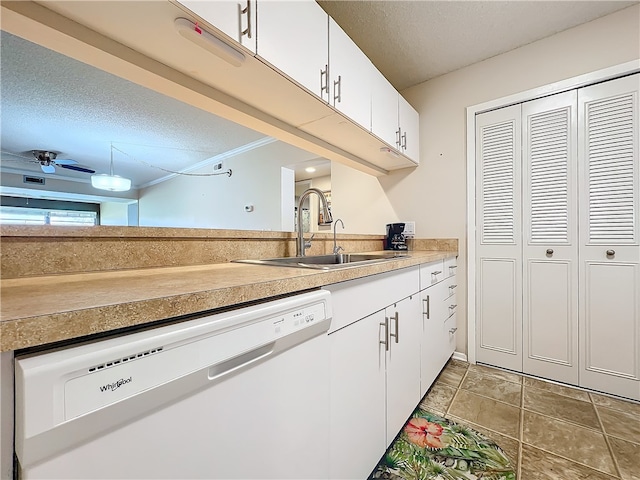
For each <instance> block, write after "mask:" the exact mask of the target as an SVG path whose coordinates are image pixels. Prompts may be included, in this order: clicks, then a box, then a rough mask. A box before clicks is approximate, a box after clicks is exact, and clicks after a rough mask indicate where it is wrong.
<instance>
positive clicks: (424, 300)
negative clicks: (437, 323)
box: [422, 295, 431, 319]
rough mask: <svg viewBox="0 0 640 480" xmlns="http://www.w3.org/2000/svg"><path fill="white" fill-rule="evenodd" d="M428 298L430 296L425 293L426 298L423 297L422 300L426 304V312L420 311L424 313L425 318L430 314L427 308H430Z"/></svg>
mask: <svg viewBox="0 0 640 480" xmlns="http://www.w3.org/2000/svg"><path fill="white" fill-rule="evenodd" d="M429 298H430V297H429V295H427V298H423V299H422V302H423V303H426V305H427V311H426V312H422V314H423V315H426V316H427V319H429V316H430V313H429V310H430V305H431V302H430V301H429Z"/></svg>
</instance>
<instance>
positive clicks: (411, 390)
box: [326, 267, 422, 479]
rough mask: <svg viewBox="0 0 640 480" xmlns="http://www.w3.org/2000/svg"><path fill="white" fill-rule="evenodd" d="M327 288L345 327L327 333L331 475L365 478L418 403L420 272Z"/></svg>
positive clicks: (413, 270) (400, 272)
mask: <svg viewBox="0 0 640 480" xmlns="http://www.w3.org/2000/svg"><path fill="white" fill-rule="evenodd" d="M326 289H327V290H330V291H331V292H332V297H333V298H332V300H333V301H332V303H333V322H334V323H335V324H337V325H339V326H340V327H342V328H340V327H338V330H332V331H331V333H330V334H329V340H330V342H329V345H330V348H331V379H330V382H331V409H330V442H331V446H330V472H331V475H330V477H331V478H334V479H353V478H366V477H367V475H369V473H371V470H372V469H373V467H374V466H375V465H376V462H377V461H378V460H379V459H380V457H381V456H382V455H383V454H384V451H385V449H386V447H387V446H388V445H389V444H390V443H391V441H393V439H394V437H395V435H396V434H397V433H398V431H399V430H400V429H401V428H402V426H403V424H404V422H405V421H406V420H407V419H408V418H409V416H410V415H411V413H412V411H413V409H414V408H415V406H416V405H417V404H418V402H419V401H420V341H421V331H422V325H421V322H420V300H419V296H418V291H419V289H420V277H419V269H418V267H410V268H405V269H402V270H398V271H394V272H389V273H385V274H380V275H373V276H371V277H367V279H358V280H352V281H348V282H343V283H340V284H336V285H330V286H328V287H326ZM390 292H393V293H392V294H393V295H395V297H394V299H392V300H391V302H394V300H395V303H391V302H389V301H388V299H389V298H390V297H389V295H390ZM381 302H385V304H384V305H381ZM365 306H369V310H368V312H367V313H368V314H365V315H363V312H364V308H365ZM332 329H333V326H332ZM354 442H355V443H354ZM354 445H357V448H354Z"/></svg>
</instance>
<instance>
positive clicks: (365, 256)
mask: <svg viewBox="0 0 640 480" xmlns="http://www.w3.org/2000/svg"><path fill="white" fill-rule="evenodd" d="M408 256H409V255H408V254H406V253H399V252H389V253H338V254H336V255H307V256H304V257H282V258H267V259H262V260H234V262H238V263H252V264H254V265H273V266H276V267H296V268H313V269H316V270H333V269H336V268H346V267H359V266H362V265H368V264H371V263H378V262H386V261H388V260H394V259H397V258H406V257H408Z"/></svg>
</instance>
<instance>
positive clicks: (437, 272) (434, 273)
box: [431, 270, 442, 275]
mask: <svg viewBox="0 0 640 480" xmlns="http://www.w3.org/2000/svg"><path fill="white" fill-rule="evenodd" d="M441 273H442V270H436V271H435V272H431V275H440V274H441Z"/></svg>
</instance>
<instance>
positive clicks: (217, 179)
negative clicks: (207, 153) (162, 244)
mask: <svg viewBox="0 0 640 480" xmlns="http://www.w3.org/2000/svg"><path fill="white" fill-rule="evenodd" d="M315 157H316V155H314V154H311V153H308V152H305V151H303V150H300V149H298V148H296V147H293V146H290V145H287V144H285V143H282V142H274V143H269V144H267V145H263V146H262V147H260V148H256V149H254V150H251V151H248V152H245V153H242V154H239V155H237V156H234V157H231V158H227V159H225V160H224V166H223V169H224V170H226V169H229V168H230V169H231V170H232V171H233V175H232V176H231V177H228V176H227V175H219V176H208V177H196V176H183V175H178V176H176V177H174V178H172V179H170V180H167V181H165V182H162V183H160V184H157V185H153V186H151V187H148V188H145V189H142V190H141V191H140V197H139V203H138V205H139V223H140V226H161V227H164V226H167V227H169V226H170V227H193V228H225V229H239V230H276V231H281V230H285V229H286V230H289V227H290V226H291V224H292V223H291V222H292V221H291V222H289V221H285V225H283V218H282V212H283V207H282V202H283V199H282V193H281V192H282V191H283V190H282V184H281V183H282V180H283V178H284V179H287V181H291V182H293V178H292V177H291V175H283V172H282V171H281V167H282V166H283V165H287V164H291V163H295V162H300V161H305V160H309V159H311V158H315ZM201 171H202V172H212V171H213V168H212V167H211V166H208V167H204V168H203V169H202V170H201ZM192 173H197V172H192ZM285 190H286V191H287V192H288V193H287V194H288V195H290V194H292V192H293V187H292V186H287V187H286V189H285ZM284 201H285V202H286V203H289V204H291V202H292V201H293V200H292V199H288V198H287V199H285V200H284ZM247 205H252V206H253V211H251V212H247V211H245V206H247ZM293 212H294V211H293V209H291V216H292V218H293ZM285 227H286V228H285Z"/></svg>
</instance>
